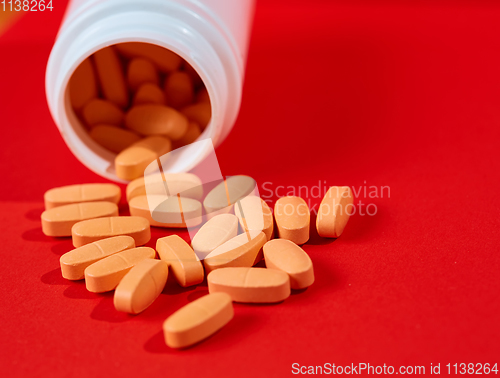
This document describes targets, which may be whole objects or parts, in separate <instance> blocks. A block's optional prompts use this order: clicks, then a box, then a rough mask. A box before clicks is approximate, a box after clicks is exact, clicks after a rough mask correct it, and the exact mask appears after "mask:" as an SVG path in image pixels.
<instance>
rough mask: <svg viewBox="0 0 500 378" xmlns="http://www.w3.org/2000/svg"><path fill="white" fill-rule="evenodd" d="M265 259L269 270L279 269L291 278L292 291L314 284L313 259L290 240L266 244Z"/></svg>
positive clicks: (273, 241) (278, 240)
mask: <svg viewBox="0 0 500 378" xmlns="http://www.w3.org/2000/svg"><path fill="white" fill-rule="evenodd" d="M264 259H265V261H266V267H267V268H268V269H279V270H282V271H284V272H285V273H287V274H288V275H289V276H290V287H291V288H292V289H304V288H306V287H308V286H311V285H312V283H313V282H314V271H313V264H312V261H311V258H310V257H309V255H308V254H307V253H306V252H305V251H304V250H303V249H302V248H300V247H299V246H298V245H297V244H295V243H294V242H292V241H290V240H286V239H274V240H271V241H269V242H267V243H266V244H264Z"/></svg>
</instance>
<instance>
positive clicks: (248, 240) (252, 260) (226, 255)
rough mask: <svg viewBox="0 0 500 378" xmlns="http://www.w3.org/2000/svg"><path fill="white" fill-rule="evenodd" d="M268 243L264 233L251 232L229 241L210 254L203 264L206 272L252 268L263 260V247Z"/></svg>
mask: <svg viewBox="0 0 500 378" xmlns="http://www.w3.org/2000/svg"><path fill="white" fill-rule="evenodd" d="M266 241H267V237H266V235H265V234H264V233H263V232H262V231H250V232H248V233H243V234H240V235H238V236H235V237H234V238H232V239H229V240H228V241H227V242H225V243H224V244H222V245H220V246H219V247H217V248H215V249H214V250H213V251H212V252H210V253H209V254H208V255H207V256H206V257H205V259H204V260H203V264H204V265H205V271H206V272H207V274H208V273H210V272H211V271H213V270H215V269H220V268H226V267H231V266H241V267H251V266H254V265H255V264H257V263H258V262H259V261H260V260H262V247H263V246H264V244H265V243H266Z"/></svg>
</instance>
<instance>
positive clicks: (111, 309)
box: [90, 291, 135, 323]
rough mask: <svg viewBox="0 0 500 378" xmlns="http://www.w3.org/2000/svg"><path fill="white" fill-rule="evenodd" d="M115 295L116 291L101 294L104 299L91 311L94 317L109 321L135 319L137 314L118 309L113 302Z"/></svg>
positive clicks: (118, 321)
mask: <svg viewBox="0 0 500 378" xmlns="http://www.w3.org/2000/svg"><path fill="white" fill-rule="evenodd" d="M113 295H114V291H111V292H108V293H103V294H99V296H102V299H101V300H100V301H99V303H98V304H97V305H96V306H95V307H94V309H93V310H92V312H91V313H90V317H91V318H92V319H94V320H99V321H103V322H108V323H123V322H126V321H129V320H132V319H134V317H135V315H130V314H127V313H124V312H120V311H116V309H115V306H114V304H113Z"/></svg>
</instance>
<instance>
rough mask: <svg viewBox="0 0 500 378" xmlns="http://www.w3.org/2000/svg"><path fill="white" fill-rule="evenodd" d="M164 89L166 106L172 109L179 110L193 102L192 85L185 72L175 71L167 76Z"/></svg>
mask: <svg viewBox="0 0 500 378" xmlns="http://www.w3.org/2000/svg"><path fill="white" fill-rule="evenodd" d="M164 89H165V94H166V96H167V102H168V104H169V105H170V106H173V107H174V108H181V107H183V106H187V105H189V104H191V103H192V102H193V99H194V90H193V83H192V81H191V77H190V76H189V75H188V74H187V73H186V72H182V71H175V72H172V73H171V74H170V75H168V77H167V79H166V80H165V88H164Z"/></svg>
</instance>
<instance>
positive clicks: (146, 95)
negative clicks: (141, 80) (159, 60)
mask: <svg viewBox="0 0 500 378" xmlns="http://www.w3.org/2000/svg"><path fill="white" fill-rule="evenodd" d="M133 103H134V106H135V105H144V104H157V105H165V104H166V100H165V94H164V93H163V91H162V90H161V89H160V87H159V86H157V85H156V84H151V83H146V84H143V85H141V86H140V87H139V89H137V92H135V95H134V101H133Z"/></svg>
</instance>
